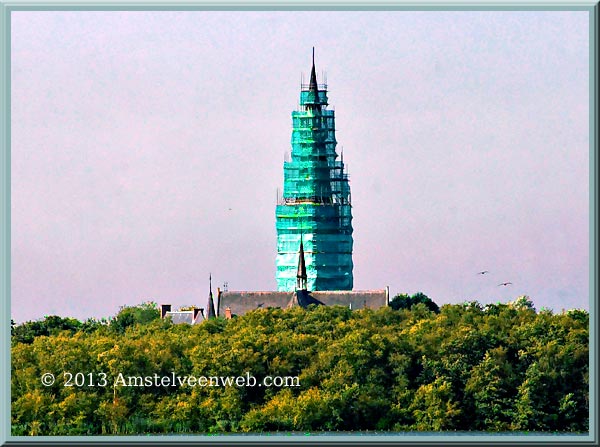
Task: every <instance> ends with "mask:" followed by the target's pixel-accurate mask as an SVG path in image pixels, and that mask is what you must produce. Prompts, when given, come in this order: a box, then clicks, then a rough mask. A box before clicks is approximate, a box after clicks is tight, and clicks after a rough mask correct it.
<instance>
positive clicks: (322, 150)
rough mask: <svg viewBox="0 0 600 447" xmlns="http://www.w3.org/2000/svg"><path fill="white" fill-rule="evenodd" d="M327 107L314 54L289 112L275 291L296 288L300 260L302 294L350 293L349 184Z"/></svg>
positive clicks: (350, 235) (278, 212) (350, 213)
mask: <svg viewBox="0 0 600 447" xmlns="http://www.w3.org/2000/svg"><path fill="white" fill-rule="evenodd" d="M327 105H328V99H327V85H326V84H318V83H317V75H316V70H315V50H314V48H313V60H312V68H311V73H310V81H309V83H308V84H301V86H300V107H299V110H296V111H293V112H292V141H291V143H292V149H291V153H290V154H289V157H286V160H285V161H284V164H283V194H282V195H281V196H280V197H278V203H277V207H276V229H277V258H276V261H275V263H276V267H277V272H276V279H277V289H278V290H279V291H294V290H295V289H296V288H297V287H298V285H299V284H298V281H297V280H298V279H299V278H298V268H299V255H300V256H301V257H302V262H303V264H304V266H303V268H304V269H305V271H306V273H305V275H306V279H304V278H303V280H304V281H305V283H306V288H307V290H311V291H320V290H352V287H353V282H354V280H353V276H352V269H353V264H352V245H353V242H352V205H351V201H350V184H349V181H348V174H346V172H345V168H344V161H343V158H341V157H340V156H339V155H338V154H337V152H336V145H337V141H336V139H335V116H334V111H333V110H328V109H327ZM298 247H300V251H301V254H300V253H299V252H298ZM303 276H304V275H303ZM303 285H304V284H303Z"/></svg>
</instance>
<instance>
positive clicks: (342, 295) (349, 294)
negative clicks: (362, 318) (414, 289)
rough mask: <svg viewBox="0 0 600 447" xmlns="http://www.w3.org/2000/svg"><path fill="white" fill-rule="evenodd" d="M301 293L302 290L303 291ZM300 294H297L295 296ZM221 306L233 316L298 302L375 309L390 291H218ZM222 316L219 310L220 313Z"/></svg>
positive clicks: (386, 299)
mask: <svg viewBox="0 0 600 447" xmlns="http://www.w3.org/2000/svg"><path fill="white" fill-rule="evenodd" d="M302 292H304V293H302ZM298 294H300V295H298ZM220 297H221V299H220V303H219V305H220V308H221V309H225V308H227V307H229V308H230V309H231V312H232V313H233V314H235V315H243V314H245V313H246V312H250V311H251V310H254V309H261V308H262V309H265V308H267V307H280V308H282V309H286V308H288V307H291V306H294V305H299V306H302V307H306V306H308V305H310V304H324V305H326V306H336V305H338V306H345V307H351V308H352V309H355V310H358V309H362V308H364V307H368V308H370V309H378V308H380V307H384V306H387V305H388V302H389V292H388V290H387V289H380V290H335V291H319V292H308V291H302V290H299V291H298V292H249V291H231V292H221V295H220ZM219 314H220V315H222V313H221V312H219Z"/></svg>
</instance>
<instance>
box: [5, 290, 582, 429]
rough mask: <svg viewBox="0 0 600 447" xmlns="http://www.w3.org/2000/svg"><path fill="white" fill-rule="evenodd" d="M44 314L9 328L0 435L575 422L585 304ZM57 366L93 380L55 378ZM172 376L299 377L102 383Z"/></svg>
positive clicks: (562, 425) (572, 425)
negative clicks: (200, 317) (288, 383)
mask: <svg viewBox="0 0 600 447" xmlns="http://www.w3.org/2000/svg"><path fill="white" fill-rule="evenodd" d="M49 318H52V319H51V320H49V321H45V320H44V321H41V322H35V324H34V323H25V324H23V325H20V326H16V327H14V328H13V344H12V394H11V395H12V431H13V434H14V435H87V434H138V433H157V434H160V433H170V434H173V433H175V434H176V433H220V432H265V431H282V430H283V431H311V432H315V431H336V430H344V431H356V430H389V431H443V430H452V431H454V430H459V431H463V430H477V431H529V432H531V431H544V432H547V431H552V432H556V431H565V432H585V431H587V430H588V338H589V335H588V334H589V331H588V320H589V317H588V314H587V312H585V311H569V312H566V313H562V314H557V315H554V314H552V312H549V311H547V310H543V311H540V312H536V311H535V309H534V308H533V306H525V305H520V306H515V305H504V304H498V305H488V306H486V307H483V306H481V305H479V304H478V303H477V302H471V303H464V304H456V305H444V306H442V307H441V308H440V309H439V312H438V313H434V312H432V311H430V310H429V309H428V308H427V307H426V306H425V305H423V304H417V305H414V306H412V307H411V308H410V309H400V310H393V309H391V308H383V309H379V310H377V311H372V310H369V309H362V310H358V311H351V310H349V309H347V308H344V307H325V306H320V307H316V308H309V309H308V310H304V309H301V308H293V309H290V310H282V309H258V310H255V311H253V312H250V313H248V314H246V315H245V316H243V317H238V318H234V319H231V320H225V319H222V318H219V319H214V320H210V321H207V322H205V323H203V324H200V325H196V326H189V325H185V324H182V325H173V324H171V323H170V322H169V321H168V320H161V319H160V318H159V317H158V313H157V311H156V310H155V309H153V306H152V305H151V304H148V303H146V304H143V305H141V306H139V308H124V309H123V310H122V311H121V312H120V314H119V315H117V316H116V317H115V318H113V319H111V320H109V321H87V322H85V323H81V322H78V321H77V320H72V319H64V321H63V319H60V318H59V317H49ZM49 326H51V327H49ZM63 371H69V372H71V373H73V374H75V373H77V372H82V373H84V374H85V375H86V379H87V377H88V376H87V375H88V374H90V373H91V374H92V376H93V377H94V380H97V379H98V378H99V377H100V375H101V374H106V377H107V381H108V383H109V386H104V387H102V386H94V387H90V386H81V387H77V386H75V387H65V386H63V384H64V378H63V377H62V372H63ZM47 372H50V373H52V374H54V375H55V376H56V378H57V380H56V383H55V384H54V385H52V386H48V387H46V386H43V385H42V383H41V380H40V378H41V375H42V374H43V373H47ZM172 372H174V373H175V374H176V375H178V376H185V375H193V376H238V375H240V376H241V375H244V374H245V373H246V372H249V373H250V374H252V375H253V376H255V377H256V378H257V380H258V381H259V382H260V381H261V380H262V379H263V378H264V377H265V376H298V377H299V380H300V386H299V387H288V388H284V387H282V388H277V387H271V388H266V387H237V386H230V387H199V386H196V387H188V386H183V387H164V386H146V387H116V388H115V387H113V386H111V385H112V383H113V382H114V380H115V378H116V377H117V376H118V374H119V373H122V374H123V375H124V376H153V375H154V374H158V376H166V375H169V376H170V375H171V373H172Z"/></svg>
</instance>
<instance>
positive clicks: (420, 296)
mask: <svg viewBox="0 0 600 447" xmlns="http://www.w3.org/2000/svg"><path fill="white" fill-rule="evenodd" d="M419 303H422V304H424V305H425V306H426V307H427V309H429V310H430V311H431V312H435V313H439V312H440V308H439V307H438V305H437V304H435V303H434V302H433V301H432V300H431V298H429V297H428V296H427V295H425V294H424V293H422V292H417V293H415V294H414V295H413V296H408V295H407V294H405V293H400V294H398V295H396V296H395V297H394V298H393V299H392V301H391V302H390V307H391V308H392V309H394V310H399V309H410V308H411V307H413V306H414V305H416V304H419Z"/></svg>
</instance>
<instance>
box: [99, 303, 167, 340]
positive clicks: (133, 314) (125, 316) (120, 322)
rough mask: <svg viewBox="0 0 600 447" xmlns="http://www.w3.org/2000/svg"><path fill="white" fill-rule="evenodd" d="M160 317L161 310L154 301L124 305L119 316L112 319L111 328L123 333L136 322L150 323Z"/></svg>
mask: <svg viewBox="0 0 600 447" xmlns="http://www.w3.org/2000/svg"><path fill="white" fill-rule="evenodd" d="M158 318H160V310H159V309H158V307H157V305H156V303H154V302H146V303H142V304H140V305H139V306H133V307H129V306H122V307H121V309H120V310H119V313H118V314H117V316H116V317H115V318H113V319H111V320H110V328H111V329H112V330H113V331H115V332H117V333H119V334H123V333H125V331H126V330H127V328H128V327H130V326H133V325H134V324H144V323H149V322H150V321H152V320H156V319H158Z"/></svg>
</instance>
